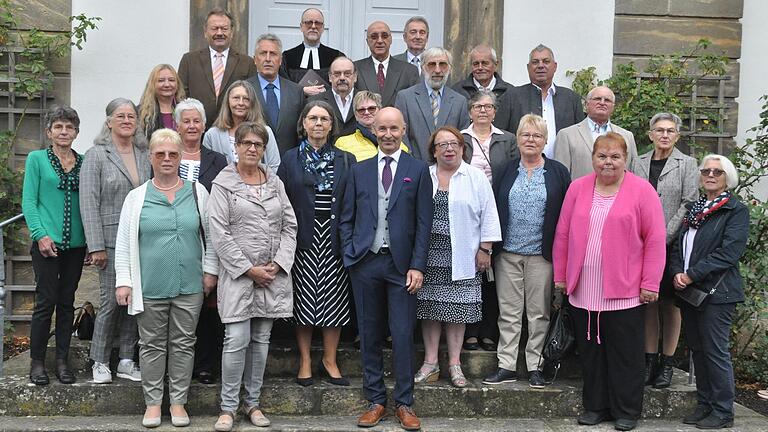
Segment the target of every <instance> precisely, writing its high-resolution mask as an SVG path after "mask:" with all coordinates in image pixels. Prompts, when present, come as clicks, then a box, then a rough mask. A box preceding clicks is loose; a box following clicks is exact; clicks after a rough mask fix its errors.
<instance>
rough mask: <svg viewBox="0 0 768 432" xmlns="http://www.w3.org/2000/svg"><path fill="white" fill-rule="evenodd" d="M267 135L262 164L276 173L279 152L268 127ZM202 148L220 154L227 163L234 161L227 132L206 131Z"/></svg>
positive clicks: (273, 135) (220, 130)
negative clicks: (267, 139) (267, 140)
mask: <svg viewBox="0 0 768 432" xmlns="http://www.w3.org/2000/svg"><path fill="white" fill-rule="evenodd" d="M267 133H268V134H269V142H267V149H266V150H265V151H264V157H263V159H264V160H263V161H262V162H263V163H264V164H265V165H267V166H268V167H270V168H272V170H273V171H277V167H279V166H280V150H279V149H278V148H277V140H275V134H273V133H272V128H271V127H269V126H267ZM203 147H205V148H207V149H210V150H213V151H215V152H217V153H221V154H222V155H224V156H225V157H226V158H227V163H232V162H234V161H235V160H234V157H233V156H232V150H233V149H232V144H230V143H229V132H227V131H225V130H223V129H219V128H217V127H212V128H210V129H208V131H207V132H205V136H204V137H203Z"/></svg>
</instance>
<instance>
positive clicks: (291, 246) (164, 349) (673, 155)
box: [23, 8, 749, 431]
mask: <svg viewBox="0 0 768 432" xmlns="http://www.w3.org/2000/svg"><path fill="white" fill-rule="evenodd" d="M323 25H324V17H323V14H322V12H321V11H319V10H318V9H314V8H310V9H307V10H306V11H304V13H303V14H302V16H301V22H300V26H301V30H302V33H303V35H304V42H303V44H301V45H299V46H297V47H295V48H293V49H291V50H287V51H285V52H282V46H281V42H280V39H279V38H277V37H276V36H274V35H271V34H264V35H262V36H260V37H259V38H258V39H257V43H256V52H255V55H254V57H253V59H251V58H250V57H249V56H247V55H243V54H239V53H237V52H235V51H234V50H232V49H230V47H229V45H230V42H231V38H232V32H233V30H234V28H233V26H234V21H233V19H232V16H231V15H229V13H227V12H226V11H224V10H221V9H214V10H212V11H211V12H210V13H209V14H208V16H207V18H206V21H205V23H204V34H205V36H206V40H207V41H208V43H209V47H206V48H205V49H203V50H200V51H193V52H190V53H187V54H185V55H184V56H183V58H182V60H181V63H180V65H179V68H178V72H177V71H176V70H175V69H174V68H173V67H172V66H170V65H167V64H162V65H158V66H157V67H155V68H154V69H153V70H152V71H151V73H150V76H149V79H148V81H147V85H146V88H145V91H144V93H143V96H142V100H141V101H140V103H139V106H138V107H137V106H136V105H134V103H133V102H131V101H130V100H128V99H123V98H117V99H114V100H113V101H111V102H110V103H109V104H108V105H107V108H106V119H105V122H104V125H103V128H102V130H101V132H100V134H99V135H98V136H97V137H96V138H95V139H94V146H93V147H92V148H90V149H89V150H88V151H87V153H86V154H85V155H84V156H82V155H79V154H78V153H76V152H75V151H74V150H72V143H73V141H74V140H75V138H76V137H77V135H78V131H79V122H80V120H79V118H78V116H77V113H76V112H75V111H74V110H73V109H72V108H69V107H56V108H54V109H52V110H51V111H50V113H49V114H48V117H47V121H46V132H47V135H48V138H49V139H50V141H51V145H50V146H49V147H48V148H47V149H44V150H39V151H35V152H32V153H30V155H29V156H28V158H27V166H26V171H25V179H24V191H23V211H24V215H25V217H26V220H27V224H28V226H29V231H30V234H31V237H32V241H33V244H32V249H31V255H32V262H33V266H34V270H35V275H36V282H37V297H36V306H35V312H34V315H33V319H32V330H31V335H32V346H31V357H32V362H31V368H30V380H31V381H32V382H33V383H35V384H38V385H44V384H47V383H48V381H49V377H48V375H47V372H46V369H45V364H44V359H45V350H46V344H47V339H48V331H49V329H50V324H51V316H52V314H53V312H54V310H55V312H56V359H57V361H56V369H55V371H54V372H55V374H56V376H57V378H58V379H59V380H60V381H61V382H62V383H72V382H74V381H75V376H74V374H73V373H72V371H71V370H70V368H69V366H68V361H67V357H68V351H69V340H70V333H71V327H72V314H73V305H72V303H73V301H74V292H75V290H76V288H77V284H78V281H79V278H80V274H81V271H82V266H83V263H88V264H92V265H94V266H96V267H98V268H99V270H100V272H99V274H100V307H99V311H98V314H97V319H96V324H95V332H94V335H93V341H92V344H91V352H90V357H91V359H92V360H93V361H94V364H93V381H94V382H96V383H109V382H111V381H112V379H113V376H112V371H111V369H110V365H109V361H110V355H111V351H112V348H113V344H114V341H113V338H114V337H115V336H116V335H119V361H118V363H117V371H116V372H117V376H118V377H120V378H126V379H130V380H134V381H141V383H142V387H143V390H144V396H145V403H146V411H145V414H144V417H143V419H142V424H143V425H144V426H146V427H156V426H159V425H160V424H161V409H160V407H161V402H162V399H163V391H164V390H163V385H164V380H165V377H166V376H167V378H168V392H169V398H170V414H171V421H172V424H173V425H174V426H185V425H188V424H189V423H190V420H189V415H188V413H187V411H186V409H185V404H186V402H187V394H188V391H189V387H190V382H191V379H192V378H193V377H196V378H197V379H198V380H199V381H200V382H203V383H213V382H215V380H216V375H218V374H219V373H218V371H220V379H221V413H220V415H219V417H218V419H217V421H216V424H215V426H214V427H215V429H216V430H217V431H228V430H232V428H233V426H234V423H235V419H236V416H237V415H236V413H237V411H238V408H239V407H241V408H242V412H243V413H244V414H245V416H246V417H247V418H248V419H249V420H250V421H251V422H252V423H253V424H254V425H256V426H268V425H269V424H270V421H269V419H268V418H267V417H266V416H265V415H264V413H263V412H262V411H261V410H260V405H259V395H260V391H261V386H262V383H263V378H264V372H265V367H266V359H267V354H268V350H269V343H270V336H271V331H272V327H273V324H274V322H275V320H277V319H280V318H286V319H290V320H291V321H292V322H293V323H294V324H295V328H296V330H295V334H296V341H297V345H298V351H299V369H298V371H297V374H296V383H297V384H299V385H302V386H310V385H312V384H313V383H314V382H315V381H314V377H313V370H314V371H315V372H319V373H320V374H321V375H323V376H324V378H325V379H326V380H327V381H328V382H330V383H331V384H334V385H340V386H348V385H349V381H348V380H347V379H346V378H344V376H343V374H342V371H340V370H339V367H338V364H337V361H336V351H337V347H338V345H339V340H340V335H341V329H342V327H344V326H347V325H349V324H351V325H352V326H354V327H356V331H357V332H358V334H359V339H360V350H361V359H362V365H363V376H364V379H363V388H364V394H365V398H366V400H367V401H368V402H369V406H368V407H367V409H366V410H365V412H364V413H363V414H362V415H361V417H360V418H359V420H358V425H359V426H361V427H372V426H375V425H376V424H378V423H379V421H380V420H381V419H382V418H383V417H384V416H385V415H386V413H387V409H386V402H387V394H386V387H385V384H384V371H383V346H384V344H385V339H386V338H387V337H391V346H392V361H393V376H394V380H395V387H394V393H393V395H392V399H393V400H394V402H395V410H394V413H395V417H396V418H397V419H398V421H399V422H400V424H401V425H402V427H403V428H404V429H406V430H418V429H419V428H420V426H421V422H420V420H419V418H418V417H417V415H416V414H415V413H414V411H413V409H412V405H413V403H414V398H413V389H414V385H416V384H419V383H423V382H432V381H436V380H438V379H439V377H440V376H441V371H440V367H439V363H438V347H439V342H440V339H441V333H442V331H443V329H445V340H446V342H447V348H448V371H447V376H448V377H449V379H450V382H451V384H452V385H453V386H455V387H459V388H461V387H465V386H467V385H468V380H467V378H466V377H465V376H464V374H463V371H462V368H461V361H460V353H461V350H462V348H464V349H465V350H476V349H486V350H491V351H494V350H495V351H496V352H497V357H498V367H497V368H496V370H495V371H494V372H493V373H492V374H491V375H489V376H487V377H485V378H484V379H483V383H484V384H488V385H497V384H502V383H508V382H512V381H516V380H517V379H518V378H521V377H525V378H527V380H528V383H529V385H530V386H531V387H533V388H542V387H544V386H545V385H546V384H547V378H546V376H545V374H544V373H543V371H542V370H540V369H539V359H540V356H541V351H542V347H543V344H544V339H545V337H546V333H547V329H548V327H549V321H550V312H551V308H552V305H553V299H556V298H557V297H559V293H560V292H562V293H563V294H566V295H567V296H568V299H569V306H568V307H569V308H570V309H571V314H572V316H573V319H574V324H575V329H576V341H577V347H578V352H579V354H580V357H581V360H582V363H583V364H584V368H583V378H584V393H583V407H584V411H583V413H582V414H581V415H580V416H579V418H578V422H579V423H580V424H598V423H600V422H602V421H606V420H609V419H613V420H615V427H616V429H619V430H631V429H633V428H634V427H635V426H636V424H637V419H638V418H639V417H640V414H641V411H642V397H643V386H644V385H653V386H654V387H656V388H664V387H667V386H669V385H670V383H671V380H672V373H673V372H672V370H673V366H674V362H673V355H674V353H675V349H676V347H677V344H678V336H679V333H680V328H681V322H682V326H683V328H684V329H685V332H686V333H685V335H686V342H687V345H688V347H689V348H690V349H691V351H692V352H693V358H694V363H695V368H696V369H695V370H696V377H697V395H698V405H697V408H696V410H695V412H694V413H692V414H691V415H689V416H687V417H686V418H685V420H684V421H685V422H686V423H689V424H695V425H696V426H697V427H700V428H704V429H708V428H719V427H726V426H728V425H731V424H732V423H733V400H734V380H733V368H732V365H731V362H730V357H729V354H728V337H729V328H730V324H731V320H732V317H733V313H734V307H735V304H736V303H738V302H740V301H743V299H744V298H743V297H744V295H743V289H742V287H741V278H740V276H739V272H738V261H739V258H740V257H741V254H742V253H743V250H744V247H745V245H746V239H747V231H748V224H749V213H748V210H747V208H746V207H745V206H744V205H743V204H742V203H740V202H739V200H738V197H737V196H736V195H734V194H732V193H731V192H730V191H731V190H733V188H734V187H735V186H736V185H737V183H738V173H737V172H736V170H735V168H734V167H733V164H732V163H731V162H730V161H729V160H728V159H727V158H726V157H724V156H720V155H708V156H706V157H704V158H703V159H702V161H701V164H699V165H698V166H697V161H696V160H695V159H694V158H692V157H689V156H686V155H684V154H683V153H682V152H681V151H679V150H678V149H677V148H676V143H677V142H678V140H679V138H680V134H681V126H682V122H681V120H680V118H679V117H678V116H676V115H675V114H672V113H658V114H657V115H655V116H654V117H653V118H652V119H650V122H649V131H648V134H649V137H650V139H651V141H652V142H653V144H654V146H653V149H652V150H651V151H650V152H648V153H646V154H643V155H638V152H637V148H636V145H635V141H634V137H633V136H632V133H631V132H628V131H627V130H625V129H622V128H621V127H620V126H618V125H614V124H613V123H611V121H610V117H611V114H612V113H613V109H614V106H615V102H616V97H615V95H614V94H613V92H612V91H611V90H610V89H609V88H607V87H596V88H594V89H592V90H591V91H590V92H589V94H588V95H587V97H586V101H585V103H584V104H582V100H581V98H580V97H579V96H578V95H576V94H575V93H573V92H572V91H571V90H569V89H567V88H565V87H560V86H555V85H554V84H553V82H552V81H553V76H554V72H555V70H556V68H557V63H556V62H555V60H554V54H553V52H552V50H551V49H549V48H547V47H546V46H543V45H539V46H537V47H535V48H534V49H533V50H532V51H531V53H530V57H529V60H528V65H527V67H528V72H529V77H530V80H531V82H530V83H529V84H526V85H523V86H519V87H515V86H513V85H512V84H509V83H506V82H504V81H503V80H502V79H501V77H500V76H499V74H498V73H497V72H496V67H497V65H498V59H497V58H496V53H495V51H494V50H493V49H492V48H490V47H487V46H484V45H481V46H478V47H475V48H474V49H473V50H472V51H471V52H470V54H469V60H470V63H471V66H472V73H471V75H470V76H469V77H467V79H465V80H462V81H460V82H458V83H457V84H456V85H455V86H454V87H453V88H451V87H449V86H447V82H448V79H449V76H450V74H451V71H452V67H453V59H452V56H451V54H450V52H448V51H447V50H445V49H443V48H440V47H432V48H428V49H427V48H426V45H427V41H428V35H429V26H428V23H427V22H426V20H425V19H423V18H421V17H414V18H411V19H410V20H408V22H407V23H406V25H405V28H404V36H403V37H404V39H405V41H406V44H407V45H408V51H406V52H405V53H403V54H402V55H400V56H391V55H390V52H389V48H390V45H391V43H392V34H391V31H390V29H389V27H388V26H387V24H386V23H384V22H381V21H376V22H374V23H372V24H371V25H370V26H369V27H368V29H367V33H366V40H367V42H368V46H369V48H370V50H371V56H370V57H368V58H365V59H362V60H358V61H354V62H353V61H351V60H350V59H348V58H346V57H345V56H344V55H343V54H342V53H340V52H339V51H338V50H334V49H332V48H329V47H326V46H325V45H323V44H321V43H320V36H321V35H322V32H323ZM251 60H252V61H251ZM310 72H311V73H313V74H318V75H319V76H321V77H327V78H328V82H329V85H328V86H325V85H323V84H319V85H315V84H312V83H303V82H302V79H303V77H304V76H305V75H306V74H308V73H310ZM294 81H295V82H294ZM585 111H586V115H585ZM700 190H701V192H700ZM390 228H391V229H390ZM690 290H694V291H696V290H698V291H699V292H701V293H705V294H706V296H707V298H706V300H705V302H703V303H700V304H697V305H695V306H694V305H692V304H689V303H687V302H686V301H684V300H683V297H685V296H683V297H680V296H676V295H675V293H681V292H689V291H690ZM678 297H679V298H678ZM555 303H558V302H555ZM660 319H661V320H660ZM417 322H419V323H420V324H421V334H422V338H423V342H424V348H425V353H424V360H423V363H422V365H421V366H420V367H418V368H416V367H414V366H415V362H414V360H415V359H414V349H413V344H414V332H415V331H416V328H417ZM524 322H526V324H527V329H528V334H527V338H526V339H527V342H525V345H524V348H523V349H524V351H525V352H524V357H525V366H526V369H527V370H525V371H518V370H517V358H518V347H519V346H520V339H521V332H522V329H523V323H524ZM660 324H663V329H660V327H662V326H661V325H660ZM315 327H319V328H320V331H321V333H322V339H323V355H322V358H321V359H320V361H319V362H318V363H317V367H316V368H313V366H312V364H313V363H312V358H311V356H310V353H311V350H310V346H311V342H312V335H313V332H314V328H315ZM660 335H661V336H663V343H662V344H661V352H660V354H659V339H660ZM137 344H138V346H139V355H138V363H137V362H136V347H137ZM219 364H220V369H219ZM241 386H244V387H245V393H244V396H243V400H242V402H241V401H240V389H241Z"/></svg>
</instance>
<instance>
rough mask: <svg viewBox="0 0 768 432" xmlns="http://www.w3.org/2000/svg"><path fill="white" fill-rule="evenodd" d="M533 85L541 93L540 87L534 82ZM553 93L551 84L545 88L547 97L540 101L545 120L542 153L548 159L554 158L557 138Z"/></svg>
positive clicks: (553, 88) (555, 91) (553, 87)
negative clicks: (545, 135)
mask: <svg viewBox="0 0 768 432" xmlns="http://www.w3.org/2000/svg"><path fill="white" fill-rule="evenodd" d="M533 86H534V87H536V88H537V89H539V94H541V88H540V87H539V86H537V85H536V84H533ZM555 93H557V89H556V88H555V85H554V84H552V85H551V86H549V90H547V97H546V98H545V99H543V100H542V101H541V116H542V117H544V121H546V122H547V144H546V145H545V146H544V155H545V156H546V157H547V158H549V159H554V158H555V138H557V125H556V124H555V101H554V97H555Z"/></svg>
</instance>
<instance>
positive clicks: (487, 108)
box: [472, 104, 496, 111]
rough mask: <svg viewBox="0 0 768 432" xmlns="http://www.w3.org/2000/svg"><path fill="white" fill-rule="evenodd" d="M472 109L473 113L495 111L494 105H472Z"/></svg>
mask: <svg viewBox="0 0 768 432" xmlns="http://www.w3.org/2000/svg"><path fill="white" fill-rule="evenodd" d="M472 109H473V110H475V111H490V110H493V109H496V105H494V104H474V105H472Z"/></svg>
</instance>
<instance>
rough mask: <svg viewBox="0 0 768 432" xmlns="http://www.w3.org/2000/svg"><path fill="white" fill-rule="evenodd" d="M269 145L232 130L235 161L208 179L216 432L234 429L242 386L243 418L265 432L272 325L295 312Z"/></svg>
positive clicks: (290, 229)
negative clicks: (215, 264) (217, 342)
mask: <svg viewBox="0 0 768 432" xmlns="http://www.w3.org/2000/svg"><path fill="white" fill-rule="evenodd" d="M268 140H269V134H268V132H267V130H266V128H265V127H264V126H263V125H261V124H258V123H253V122H244V123H242V124H241V125H240V126H239V127H238V128H237V130H236V131H235V151H237V154H238V161H237V162H236V163H232V164H230V165H229V166H227V167H226V168H224V169H223V170H222V171H221V172H220V173H219V175H218V176H217V177H216V179H215V180H214V181H213V188H212V189H211V197H210V200H209V206H208V212H209V218H210V230H211V233H210V236H211V238H212V239H213V247H214V249H215V250H216V252H217V254H219V257H220V258H219V285H218V309H219V315H221V322H222V323H224V325H225V336H224V350H223V353H222V359H221V364H222V368H221V369H222V370H221V414H220V415H219V419H218V421H217V422H216V425H215V429H216V430H217V431H229V430H232V427H233V424H234V420H235V412H236V411H237V407H238V404H239V400H238V399H239V394H240V384H241V382H242V383H244V384H245V400H244V406H243V411H244V412H245V414H246V416H247V417H248V418H249V419H250V420H251V422H252V423H253V424H254V425H256V426H269V420H268V419H267V418H266V417H264V414H262V412H261V410H259V395H260V393H261V385H262V383H263V379H264V368H265V365H266V362H267V353H268V351H269V337H270V332H271V330H272V322H273V321H274V319H275V318H286V317H290V316H292V314H293V286H292V283H291V276H290V274H291V267H292V266H293V257H294V252H295V251H296V229H297V228H296V216H295V215H294V212H293V208H292V207H291V203H290V201H289V200H288V196H287V195H286V194H285V187H284V186H283V182H281V181H280V179H279V178H278V177H277V175H275V174H274V173H273V172H272V171H271V170H270V169H269V168H267V166H266V165H264V164H262V163H261V159H262V156H263V155H264V149H265V148H266V145H267V142H268ZM247 354H248V355H247ZM246 358H248V362H246Z"/></svg>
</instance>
